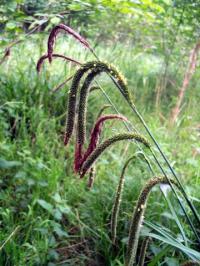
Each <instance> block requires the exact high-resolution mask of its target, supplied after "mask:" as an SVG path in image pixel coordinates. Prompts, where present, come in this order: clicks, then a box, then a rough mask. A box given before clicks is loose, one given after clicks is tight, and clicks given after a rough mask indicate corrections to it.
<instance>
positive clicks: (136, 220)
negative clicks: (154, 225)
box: [125, 177, 174, 266]
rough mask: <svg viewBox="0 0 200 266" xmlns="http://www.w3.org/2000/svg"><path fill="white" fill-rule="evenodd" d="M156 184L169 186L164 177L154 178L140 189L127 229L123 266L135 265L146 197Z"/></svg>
mask: <svg viewBox="0 0 200 266" xmlns="http://www.w3.org/2000/svg"><path fill="white" fill-rule="evenodd" d="M170 181H171V183H173V184H174V181H173V180H170ZM157 184H169V182H168V180H167V179H166V178H165V177H155V178H152V179H150V180H149V181H148V182H147V183H146V185H145V186H144V188H143V189H142V191H141V193H140V195H139V198H138V200H137V203H136V206H135V208H134V212H133V216H132V219H131V225H130V229H129V239H128V246H127V254H126V262H125V266H133V265H134V263H135V257H136V254H137V248H138V240H139V235H140V230H141V226H142V222H143V219H144V213H145V210H146V205H147V201H148V197H149V194H150V192H151V190H152V188H153V187H154V186H156V185H157Z"/></svg>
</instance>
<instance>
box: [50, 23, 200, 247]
mask: <svg viewBox="0 0 200 266" xmlns="http://www.w3.org/2000/svg"><path fill="white" fill-rule="evenodd" d="M61 30H62V31H65V32H67V33H69V34H71V35H72V36H73V37H75V38H76V39H77V40H78V41H79V42H80V43H81V44H82V45H83V46H84V47H86V48H87V49H89V51H90V52H92V53H93V54H94V56H95V58H96V60H95V61H91V62H88V63H85V64H82V65H81V67H80V68H79V69H78V70H77V72H76V73H75V74H74V76H73V80H72V85H71V88H70V91H69V95H68V104H67V118H66V131H65V136H64V143H65V145H67V143H68V142H69V140H70V138H71V136H72V133H73V130H74V128H75V118H76V116H75V115H76V110H77V109H78V119H77V122H78V123H77V125H78V126H77V129H76V152H75V163H77V166H76V170H77V172H79V173H80V176H81V177H83V176H84V175H85V174H86V173H87V172H88V173H89V186H92V184H93V182H94V172H95V171H94V163H95V162H96V160H97V159H98V158H99V157H100V156H101V154H102V153H103V152H104V151H105V150H107V149H108V148H109V147H110V146H111V145H112V144H114V143H116V142H118V141H122V140H136V143H141V144H144V145H142V146H145V147H148V150H150V151H151V152H152V155H153V158H154V159H155V162H156V163H157V165H158V167H159V168H160V171H161V172H162V174H163V175H164V177H165V184H167V183H168V184H169V185H170V186H171V188H172V191H173V192H174V194H175V196H176V198H177V200H178V202H179V204H180V206H181V208H182V210H183V212H184V214H185V216H186V218H187V220H188V222H189V225H190V226H191V228H192V230H193V232H194V234H195V235H196V237H197V239H198V240H199V236H198V233H197V231H196V228H195V226H194V224H193V222H192V221H191V219H190V217H189V216H188V214H187V211H186V209H185V207H184V204H183V202H182V199H180V197H179V195H178V194H177V191H176V187H175V186H174V181H173V180H172V179H171V178H169V176H168V175H169V171H168V169H169V170H170V171H171V174H172V175H173V176H174V177H175V179H176V181H177V183H178V185H179V188H180V191H181V193H182V195H183V196H184V198H185V200H186V202H187V203H188V206H189V208H190V209H191V211H192V213H193V215H194V217H195V218H196V221H197V222H198V223H199V224H200V220H199V216H198V213H197V212H196V209H195V207H194V206H193V204H192V202H191V200H190V199H189V198H188V196H187V194H186V192H185V189H184V187H183V185H182V183H181V181H180V180H179V178H178V176H177V175H176V173H175V171H174V169H173V168H172V166H171V164H170V163H169V161H168V159H167V158H166V156H165V154H164V153H163V151H162V149H161V147H160V145H159V144H158V143H157V141H156V139H155V138H154V136H153V134H152V133H151V131H150V129H149V128H148V126H147V124H146V123H145V121H144V119H143V117H142V116H141V115H140V113H139V111H138V110H137V108H136V106H135V103H134V101H133V98H132V97H131V94H130V93H129V90H128V88H127V85H126V82H125V79H124V77H123V76H122V75H121V74H120V73H119V72H118V71H117V70H116V68H115V67H113V66H111V65H110V64H108V63H104V62H100V60H99V58H98V57H97V56H96V54H95V52H94V50H93V49H92V48H91V45H90V44H89V43H88V42H87V41H86V40H85V39H84V38H82V37H81V36H80V35H79V34H77V33H76V32H75V31H74V30H72V29H71V28H69V27H67V26H66V27H65V25H63V24H61V25H58V26H56V27H55V28H54V29H53V30H52V32H51V34H50V36H49V40H48V50H47V55H45V59H49V62H51V61H52V59H53V58H54V56H53V55H54V54H53V50H54V45H55V40H56V38H57V35H58V33H59V32H60V31H61ZM55 57H56V56H55ZM66 60H67V59H66ZM72 60H74V59H72ZM69 61H70V60H69ZM74 61H76V60H74ZM77 62H78V61H77ZM78 64H79V62H78ZM103 72H105V73H106V74H107V75H108V76H109V77H110V78H111V80H112V81H113V82H114V84H115V86H116V87H117V88H118V89H119V91H120V92H121V94H122V96H123V97H124V98H125V100H126V102H127V103H128V105H129V106H130V108H131V109H132V111H133V112H134V113H135V114H136V116H137V117H138V118H139V120H140V122H141V123H142V125H143V126H144V128H145V130H146V131H147V133H148V135H149V136H150V138H151V140H152V142H153V143H154V144H155V146H156V148H157V149H158V151H159V153H160V155H161V157H162V158H163V159H164V161H165V163H166V165H167V168H168V169H166V167H165V166H166V165H165V166H163V165H162V163H161V162H160V157H159V156H158V154H157V153H156V154H155V153H154V150H153V148H151V147H150V144H149V142H148V141H147V140H146V139H145V138H144V137H142V136H141V135H140V134H139V133H137V131H136V132H135V131H134V132H132V131H133V130H132V128H131V127H129V124H127V121H126V120H125V119H124V120H123V119H122V120H123V121H124V123H125V125H126V127H127V129H128V130H129V131H131V132H129V133H122V134H119V135H116V136H113V137H111V138H109V139H107V140H105V141H104V142H102V143H99V144H98V141H99V139H98V138H96V144H95V147H93V148H92V149H90V144H89V146H88V149H89V151H88V149H87V150H86V151H83V149H82V147H83V145H84V143H85V139H86V112H87V99H88V93H89V91H90V88H91V84H92V81H95V82H96V80H95V78H96V77H97V76H98V75H100V74H101V73H103ZM85 75H87V76H86V78H85V80H84V82H83V85H82V86H81V88H79V87H80V85H81V81H82V79H83V77H84V76H85ZM97 85H99V84H98V83H97ZM99 87H100V89H101V90H102V88H101V86H99ZM79 91H80V94H79V95H80V96H79V101H78V99H77V98H78V93H79ZM104 94H105V93H104ZM105 96H106V97H107V95H106V94H105ZM108 99H109V98H108ZM109 103H110V104H111V105H112V106H113V104H112V102H110V101H109ZM77 106H78V108H77ZM116 110H117V109H116V108H115V111H116ZM81 134H82V136H81ZM91 137H92V133H91V136H90V143H91ZM145 141H146V143H148V145H145ZM79 144H80V146H79ZM76 155H77V156H76ZM77 158H78V159H77ZM160 183H161V182H160ZM163 183H164V182H163ZM136 242H138V240H137V238H136ZM199 242H200V241H199ZM135 245H136V244H135Z"/></svg>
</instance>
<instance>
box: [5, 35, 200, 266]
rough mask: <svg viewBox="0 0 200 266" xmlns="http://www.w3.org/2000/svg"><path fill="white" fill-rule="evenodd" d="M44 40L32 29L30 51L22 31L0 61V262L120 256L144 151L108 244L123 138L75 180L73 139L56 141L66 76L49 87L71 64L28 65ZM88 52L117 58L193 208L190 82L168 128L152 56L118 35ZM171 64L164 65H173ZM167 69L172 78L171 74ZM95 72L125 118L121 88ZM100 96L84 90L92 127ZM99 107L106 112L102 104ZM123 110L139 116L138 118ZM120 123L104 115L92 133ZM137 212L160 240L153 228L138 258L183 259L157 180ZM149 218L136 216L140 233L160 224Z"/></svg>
mask: <svg viewBox="0 0 200 266" xmlns="http://www.w3.org/2000/svg"><path fill="white" fill-rule="evenodd" d="M43 45H44V42H43V41H42V39H41V45H40V47H41V51H38V50H37V47H38V43H31V44H30V43H29V42H28V41H27V42H25V43H24V44H20V45H19V46H18V47H17V48H16V49H13V54H12V59H9V61H8V62H6V63H5V64H4V65H2V66H1V69H0V71H1V76H0V85H1V86H0V87H1V90H0V95H1V98H0V171H1V179H0V232H1V233H0V248H1V247H2V244H3V243H4V241H5V240H6V239H8V238H9V236H10V234H12V233H13V232H14V233H13V235H11V238H10V239H9V240H8V241H7V242H6V243H5V245H4V246H3V247H2V248H1V249H0V254H1V256H0V265H2V266H3V265H15V266H23V265H24V266H25V265H40V266H42V265H48V266H53V265H80V266H81V265H90V266H94V265H113V266H114V265H123V262H124V259H125V253H126V245H127V237H128V230H129V226H130V219H131V216H132V211H133V206H135V202H136V200H137V198H138V195H139V193H140V190H141V188H142V187H143V186H144V184H145V183H146V182H147V180H148V179H149V170H148V169H147V167H146V163H145V162H143V161H136V162H134V166H133V167H129V169H127V173H126V182H125V184H124V193H123V200H122V202H121V208H120V215H119V224H118V230H117V232H118V236H117V237H118V247H117V249H115V248H114V249H113V247H112V241H111V237H110V231H109V228H110V217H111V210H112V204H113V199H114V195H115V189H116V186H117V184H118V181H119V177H120V173H121V169H122V168H123V165H124V163H125V161H126V159H127V157H126V156H125V155H126V152H127V150H126V145H124V143H119V144H118V146H117V147H116V146H113V147H112V149H110V150H109V151H108V152H107V153H105V154H104V156H103V157H101V158H100V162H99V163H97V164H96V177H95V183H94V185H93V188H92V189H91V190H90V191H88V188H87V187H86V184H85V182H84V180H79V178H77V176H76V175H75V174H74V173H73V167H72V165H73V154H74V145H73V143H70V144H69V146H68V148H67V150H66V149H65V148H64V146H63V134H64V127H65V116H66V108H65V106H66V93H65V92H66V90H68V89H69V86H70V82H69V83H67V84H66V86H65V87H64V89H60V90H58V91H57V92H56V93H52V92H51V90H52V89H53V88H55V87H56V86H57V85H58V84H59V83H60V81H64V80H65V78H66V76H70V75H72V74H73V73H74V71H75V69H76V66H74V65H71V64H70V63H65V62H62V61H61V60H60V59H55V60H53V62H52V65H49V64H48V62H45V63H44V66H43V70H42V71H41V74H40V77H38V75H37V73H36V71H35V66H36V62H37V59H38V58H39V55H41V54H43V52H44V51H43ZM65 46H66V47H65ZM57 47H59V49H60V50H62V49H63V50H65V51H67V55H69V56H71V55H73V54H74V53H75V54H76V58H77V59H79V61H80V62H84V61H89V60H91V59H92V57H91V55H89V54H88V53H87V51H84V48H80V46H78V45H76V44H72V43H69V40H67V43H66V42H65V45H63V44H61V43H59V45H58V46H57ZM69 47H70V49H68V48H69ZM33 50H34V51H35V53H33V52H32V51H33ZM18 51H20V53H19V52H18ZM111 51H112V52H111ZM96 52H97V53H98V55H99V56H100V58H103V59H105V60H107V61H109V62H112V63H116V57H117V65H118V67H119V68H120V69H121V70H123V73H124V74H125V76H126V77H127V80H128V83H129V84H130V85H129V87H130V90H131V92H132V93H133V95H134V97H135V101H136V103H137V107H138V108H139V109H140V111H141V112H142V114H143V116H144V117H145V120H146V121H148V125H149V126H150V127H151V129H152V131H153V132H154V134H155V135H156V138H157V139H158V140H159V141H160V142H161V143H162V144H163V145H162V146H163V149H164V151H165V153H166V154H167V156H168V157H170V159H171V161H172V163H173V165H174V166H175V167H176V169H177V170H178V172H179V173H180V174H181V181H182V182H183V184H184V187H185V188H186V190H187V193H188V194H189V195H190V197H191V199H192V200H193V202H194V203H195V206H196V207H197V210H200V205H199V199H198V196H199V195H198V194H199V191H198V186H199V183H200V172H199V165H200V155H199V154H200V152H199V149H200V148H199V147H200V135H199V117H198V113H197V112H196V110H197V106H198V100H197V99H199V92H197V91H196V92H195V90H194V91H193V92H191V91H190V93H191V95H190V97H187V101H186V103H187V105H186V106H185V107H184V113H183V114H182V116H181V117H180V119H179V121H178V123H177V125H176V127H175V128H173V129H171V128H169V127H168V122H167V115H168V113H167V111H168V110H170V107H171V100H173V99H171V96H169V95H168V94H166V96H165V97H164V99H163V106H161V107H160V111H159V112H158V110H155V109H154V104H153V102H154V100H155V91H154V89H155V83H156V81H157V79H158V74H159V70H160V67H161V66H160V63H159V62H160V58H159V57H158V56H156V55H149V54H148V53H143V54H141V55H139V57H138V59H137V58H136V59H135V60H133V58H134V55H135V54H137V53H139V52H137V51H127V50H126V51H125V50H124V49H122V47H120V45H119V46H118V47H115V49H112V48H109V47H108V48H106V49H105V48H101V47H98V48H97V50H96ZM125 58H126V60H124V59H125ZM138 62H140V64H139V65H138ZM147 62H149V64H148V63H147ZM152 62H154V64H153V66H152ZM130 66H131V67H130ZM148 67H149V69H148ZM58 70H59V71H58ZM148 70H149V71H148ZM150 70H151V71H150ZM170 73H171V74H172V75H173V68H172V69H170ZM173 78H174V79H176V81H177V82H178V78H177V77H173ZM100 82H101V84H102V85H103V87H104V88H105V89H106V91H107V92H109V96H110V97H111V99H112V100H113V101H114V102H115V104H116V105H117V107H118V108H119V111H120V112H122V113H123V115H125V116H126V117H128V118H130V117H131V116H130V114H131V113H130V110H129V108H128V107H127V106H126V105H125V104H124V102H123V101H122V98H121V97H119V96H120V94H118V93H117V92H116V90H114V89H113V88H112V89H111V86H112V87H113V85H112V83H111V82H110V81H109V79H108V78H106V77H103V78H100ZM169 89H170V85H169ZM169 97H170V98H169ZM97 99H98V101H97ZM104 104H107V102H106V99H105V98H104V97H103V96H102V93H101V91H100V90H95V91H93V92H92V93H91V95H90V97H89V104H88V108H89V109H88V115H87V117H88V118H87V127H88V128H89V129H92V127H93V121H95V120H96V118H97V116H98V113H99V110H100V109H101V108H102V106H103V105H104ZM168 108H169V109H168ZM161 111H162V113H161ZM103 114H104V115H105V114H110V110H109V108H108V109H106V110H104V112H103ZM159 114H160V115H159ZM130 120H131V122H132V123H134V125H136V126H138V122H136V121H135V120H134V119H132V118H130ZM121 123H122V122H117V123H116V122H115V123H114V124H113V121H107V122H106V125H105V127H104V129H103V132H102V136H101V138H102V139H106V138H108V137H109V136H110V135H111V134H112V135H116V134H117V133H119V132H120V133H122V132H124V129H125V127H124V126H122V124H121ZM142 132H143V133H144V131H142ZM127 146H129V147H128V150H129V153H130V154H134V153H135V152H136V147H135V146H134V145H129V144H127ZM165 192H166V193H167V196H168V197H169V198H170V199H171V201H172V203H173V205H174V206H175V209H176V210H177V215H178V216H179V218H180V219H181V221H182V227H183V229H184V233H185V235H186V238H187V241H188V243H189V247H190V249H191V250H192V251H191V252H194V253H195V252H197V251H196V250H197V248H196V245H195V236H194V235H193V233H192V232H191V230H190V228H189V225H188V224H187V222H186V219H185V216H184V214H183V212H182V210H181V208H180V207H179V206H178V204H177V203H176V202H175V201H174V200H173V197H172V195H171V192H169V191H168V190H167V191H165ZM145 221H149V222H151V223H155V226H156V225H159V228H160V229H161V230H163V232H164V236H163V238H164V239H165V240H166V241H165V242H164V241H162V242H161V241H160V240H159V239H156V238H153V237H152V239H151V241H150V243H149V248H148V250H147V253H146V259H145V260H146V263H149V264H148V265H151V266H153V265H169V266H170V265H180V264H181V263H182V262H184V261H186V260H188V259H189V258H188V257H187V255H186V254H185V253H183V252H181V250H180V249H175V248H174V247H173V245H170V244H169V243H168V242H167V235H168V234H170V235H172V236H173V237H174V238H175V239H176V240H177V241H179V240H180V239H182V238H181V235H180V231H179V228H178V227H177V225H176V221H175V218H174V216H173V215H172V214H171V213H170V211H169V208H168V205H167V203H166V201H165V200H164V198H163V196H162V195H161V193H160V192H159V190H158V189H156V190H155V191H154V192H153V193H152V195H151V197H150V199H149V204H148V211H146V214H145ZM149 228H150V226H148V224H144V225H143V229H142V236H146V235H148V234H149V233H151V234H153V233H154V234H157V235H158V233H160V232H158V231H156V228H154V231H153V226H152V227H151V229H149ZM171 241H172V240H171ZM172 258H173V259H172Z"/></svg>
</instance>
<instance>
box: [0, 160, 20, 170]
mask: <svg viewBox="0 0 200 266" xmlns="http://www.w3.org/2000/svg"><path fill="white" fill-rule="evenodd" d="M21 165H22V163H21V162H18V161H7V160H5V159H3V158H0V168H1V169H10V168H13V167H16V166H21Z"/></svg>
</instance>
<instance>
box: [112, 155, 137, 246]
mask: <svg viewBox="0 0 200 266" xmlns="http://www.w3.org/2000/svg"><path fill="white" fill-rule="evenodd" d="M135 158H136V156H135V155H134V156H132V157H130V158H129V159H128V160H127V161H126V162H125V164H124V167H123V169H122V173H121V176H120V179H119V184H118V186H117V191H116V194H115V201H114V204H113V207H112V213H111V237H112V243H113V245H115V241H116V235H117V221H118V215H119V208H120V203H121V198H122V191H123V188H124V181H125V171H126V168H127V167H128V165H129V163H130V162H131V161H132V160H134V159H135Z"/></svg>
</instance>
